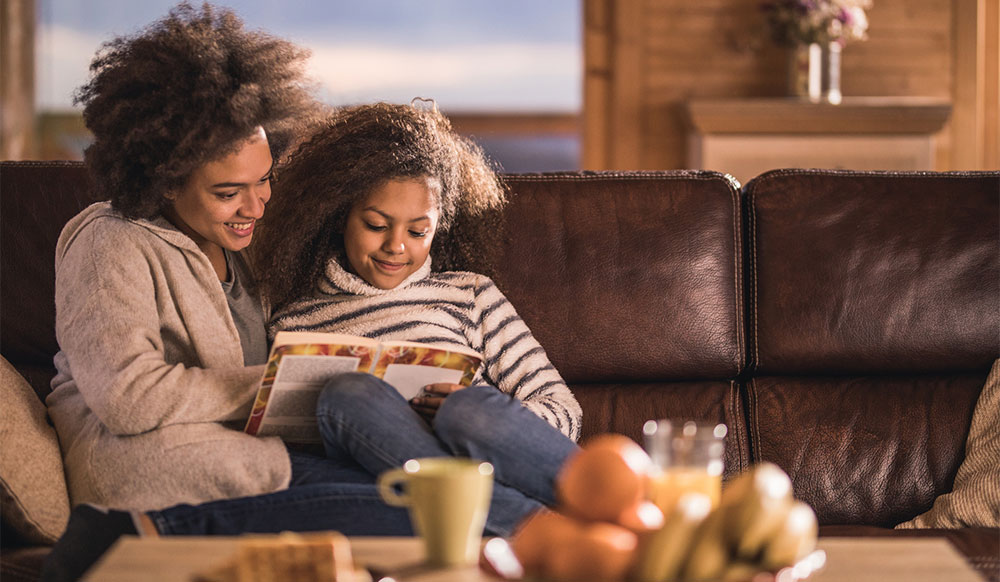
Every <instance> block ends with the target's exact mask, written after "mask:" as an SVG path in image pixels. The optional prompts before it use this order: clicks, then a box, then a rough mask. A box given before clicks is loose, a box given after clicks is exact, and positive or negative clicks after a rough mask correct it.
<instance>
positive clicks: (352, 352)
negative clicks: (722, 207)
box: [244, 331, 482, 443]
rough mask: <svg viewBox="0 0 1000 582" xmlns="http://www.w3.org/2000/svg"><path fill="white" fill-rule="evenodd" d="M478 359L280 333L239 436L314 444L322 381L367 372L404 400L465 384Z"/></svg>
mask: <svg viewBox="0 0 1000 582" xmlns="http://www.w3.org/2000/svg"><path fill="white" fill-rule="evenodd" d="M481 363H482V357H481V356H480V355H479V354H478V353H476V352H475V351H474V350H472V349H470V348H466V347H463V346H458V345H439V344H422V343H417V342H407V341H383V342H380V341H378V340H373V339H369V338H364V337H360V336H353V335H347V334H340V333H322V332H300V331H281V332H278V334H277V335H276V336H275V339H274V344H273V345H272V346H271V354H270V356H269V357H268V360H267V366H266V367H265V369H264V376H263V378H262V379H261V383H260V388H259V389H258V390H257V397H256V399H255V400H254V404H253V410H252V411H251V413H250V418H249V419H248V420H247V424H246V427H245V428H244V432H246V433H248V434H251V435H257V436H272V435H276V436H280V437H282V438H283V439H285V440H286V441H288V442H296V443H319V442H321V440H320V435H319V430H318V428H317V426H316V401H317V399H318V398H319V393H320V390H322V388H323V386H324V385H325V384H326V382H327V380H329V379H330V378H331V377H333V376H336V375H338V374H343V373H346V372H367V373H369V374H372V375H374V376H377V377H379V378H382V379H383V380H385V381H386V382H387V383H389V384H390V385H392V386H393V387H394V388H395V389H396V390H398V391H399V393H400V394H401V395H402V396H403V398H405V399H407V400H409V399H411V398H413V397H414V396H416V395H417V394H419V393H420V391H421V390H422V389H423V387H424V386H427V385H428V384H435V383H439V382H445V383H450V384H461V385H463V386H469V385H470V384H471V383H472V380H473V379H474V378H475V376H476V372H477V371H478V370H479V366H480V365H481Z"/></svg>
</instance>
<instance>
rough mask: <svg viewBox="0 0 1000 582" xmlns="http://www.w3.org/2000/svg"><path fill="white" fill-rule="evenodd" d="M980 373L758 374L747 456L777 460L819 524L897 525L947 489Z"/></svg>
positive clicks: (751, 391) (961, 448)
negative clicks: (749, 451) (832, 375)
mask: <svg viewBox="0 0 1000 582" xmlns="http://www.w3.org/2000/svg"><path fill="white" fill-rule="evenodd" d="M984 378H985V376H984V375H980V374H963V375H957V374H948V375H930V374H926V375H919V376H905V377H887V376H871V377H852V378H838V377H828V378H820V377H773V376H771V377H762V378H755V379H753V380H752V381H751V382H750V383H749V384H748V408H749V414H750V434H751V441H752V442H753V443H754V450H753V458H754V460H755V461H760V460H765V461H772V462H774V463H776V464H777V465H779V466H780V467H782V468H783V469H784V470H785V471H786V472H787V473H788V475H789V476H790V477H791V478H792V485H793V487H794V490H795V496H796V497H797V498H799V499H801V500H803V501H805V502H806V503H808V504H809V505H811V506H812V507H813V509H814V510H815V511H816V516H817V517H818V518H819V522H820V524H823V525H827V524H856V525H875V526H880V527H893V526H895V525H896V524H899V523H900V522H903V521H906V520H908V519H911V518H913V517H914V516H916V515H918V514H920V513H923V512H924V511H927V510H928V509H929V508H930V507H931V504H932V503H933V502H934V498H935V497H936V496H937V495H940V494H942V493H947V492H948V491H951V489H952V484H953V481H954V479H955V473H956V472H957V471H958V466H959V464H960V463H961V461H962V458H963V455H964V438H963V437H959V438H956V435H965V434H967V433H968V431H969V425H970V423H971V421H972V415H973V410H974V409H975V406H976V399H977V398H978V396H979V393H980V390H981V389H982V386H983V380H984Z"/></svg>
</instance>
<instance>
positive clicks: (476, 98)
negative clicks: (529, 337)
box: [36, 0, 583, 171]
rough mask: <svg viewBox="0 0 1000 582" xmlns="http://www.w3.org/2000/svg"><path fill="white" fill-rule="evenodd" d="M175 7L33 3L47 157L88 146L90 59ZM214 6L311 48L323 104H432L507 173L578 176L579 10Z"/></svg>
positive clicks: (373, 0)
mask: <svg viewBox="0 0 1000 582" xmlns="http://www.w3.org/2000/svg"><path fill="white" fill-rule="evenodd" d="M174 4H175V2H173V1H165V0H156V1H154V0H150V1H147V2H134V1H133V0H39V5H38V12H39V14H38V20H39V25H38V31H37V35H36V38H37V52H36V60H37V63H38V65H37V75H36V77H37V90H36V110H37V111H38V113H39V114H41V121H42V122H41V124H40V126H41V128H42V132H43V140H42V141H43V144H48V145H47V146H44V147H50V148H54V149H56V150H60V149H61V150H62V151H65V152H66V154H65V155H64V156H62V157H70V156H78V155H79V152H81V151H82V148H83V145H84V144H85V142H86V135H85V133H81V132H80V131H79V120H78V118H79V112H76V111H74V109H73V105H72V94H73V91H74V90H75V89H76V88H77V87H79V86H80V85H81V84H82V83H83V82H85V80H86V78H87V70H88V66H89V63H90V59H91V57H92V56H93V54H94V52H95V51H96V50H97V48H98V47H99V45H100V43H101V42H103V41H105V40H107V39H109V38H111V37H112V36H115V35H119V34H131V33H134V32H136V31H138V30H139V29H140V28H141V27H142V26H144V25H146V24H148V23H150V22H153V21H154V20H156V19H158V18H161V17H162V16H164V15H165V14H166V13H167V12H168V11H169V10H170V8H171V7H172V6H173V5H174ZM218 4H220V5H226V6H229V7H230V8H232V9H233V10H234V11H236V13H237V14H239V15H240V16H241V17H242V18H243V20H244V22H245V23H246V25H247V26H248V27H250V28H262V29H265V30H267V31H269V32H271V33H272V34H275V35H277V36H280V37H282V38H286V39H288V40H290V41H293V42H295V43H297V44H300V45H302V46H306V47H308V48H309V49H310V50H311V51H312V58H311V59H310V72H311V74H312V75H313V76H314V77H315V78H316V79H317V80H318V81H320V83H321V86H322V89H321V93H320V95H319V96H320V98H321V99H323V100H324V101H326V102H328V103H331V104H333V105H343V104H350V103H360V102H369V101H376V100H384V101H391V102H396V103H408V102H409V101H410V99H412V98H413V97H415V96H422V97H432V98H434V99H436V100H437V102H438V105H439V106H440V108H441V110H442V111H443V112H444V113H446V114H447V115H449V116H450V117H451V118H452V120H453V122H454V124H455V127H456V128H458V129H459V130H460V131H464V132H467V133H469V134H470V135H472V136H473V137H474V138H476V139H477V140H478V141H479V142H480V143H481V144H482V145H483V147H484V149H486V150H487V152H489V153H490V154H491V155H492V156H493V157H494V158H495V159H496V160H497V161H498V162H499V163H500V164H501V166H502V167H503V168H504V169H505V170H506V171H535V170H563V169H575V168H576V167H578V164H579V149H580V148H579V131H578V129H577V126H578V123H577V120H578V118H579V113H580V109H581V100H582V97H581V86H582V67H583V64H582V63H583V54H582V41H581V38H580V35H581V30H582V21H581V19H582V16H581V14H580V9H581V8H580V5H581V3H580V2H579V1H578V0H553V1H549V2H537V1H535V0H508V1H506V2H496V1H495V0H425V1H422V2H413V1H412V0H370V1H366V2H357V1H355V0H336V1H331V0H303V1H298V2H294V3H292V2H287V1H282V0H232V1H230V2H224V1H222V2H219V3H218ZM74 123H75V125H74ZM74 128H76V131H74ZM50 157H51V156H50ZM56 157H59V156H56Z"/></svg>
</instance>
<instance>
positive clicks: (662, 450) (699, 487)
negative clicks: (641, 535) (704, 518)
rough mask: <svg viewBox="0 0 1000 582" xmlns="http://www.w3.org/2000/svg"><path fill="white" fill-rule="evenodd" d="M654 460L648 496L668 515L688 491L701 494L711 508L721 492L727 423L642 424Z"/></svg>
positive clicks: (674, 421)
mask: <svg viewBox="0 0 1000 582" xmlns="http://www.w3.org/2000/svg"><path fill="white" fill-rule="evenodd" d="M642 433H643V440H644V444H645V449H646V452H647V453H649V456H650V458H651V459H652V460H653V463H652V469H651V473H650V475H649V481H648V483H649V485H648V487H649V489H648V498H649V499H650V500H651V501H652V502H653V503H655V504H656V505H657V507H659V508H660V509H661V510H662V511H663V513H664V515H669V514H670V513H671V512H672V511H673V509H674V507H675V506H676V505H677V500H678V499H680V498H681V496H682V495H684V494H685V493H701V494H703V495H705V496H707V497H708V499H709V500H710V501H711V503H712V508H713V509H714V508H716V507H718V505H719V497H720V496H721V495H722V468H723V460H722V458H723V453H724V452H725V449H726V446H725V438H726V433H727V429H726V425H725V424H721V423H709V422H701V421H694V420H683V419H663V420H649V421H646V423H645V424H644V425H643V427H642Z"/></svg>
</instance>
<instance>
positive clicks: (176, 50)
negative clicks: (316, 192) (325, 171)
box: [47, 4, 319, 510]
mask: <svg viewBox="0 0 1000 582" xmlns="http://www.w3.org/2000/svg"><path fill="white" fill-rule="evenodd" d="M305 57H306V53H305V52H304V51H302V50H300V49H298V48H296V47H295V46H293V45H291V44H290V43H287V42H284V41H281V40H278V39H275V38H273V37H271V36H268V35H266V34H264V33H260V32H249V31H246V30H244V29H243V25H242V23H241V21H240V20H239V19H238V18H237V17H236V16H235V15H234V14H233V13H232V12H230V11H226V10H216V9H215V8H213V7H211V6H210V5H207V4H206V5H204V6H203V7H202V8H201V10H196V9H194V8H192V7H191V6H190V5H188V4H181V5H179V6H177V7H176V8H175V9H173V10H172V11H171V12H170V14H169V15H168V16H167V17H166V18H165V19H163V20H161V21H159V22H157V23H155V24H153V25H152V26H150V27H149V28H147V29H145V30H144V31H142V32H141V33H140V34H138V35H136V36H133V37H121V38H117V39H115V40H113V41H111V42H109V43H107V44H105V45H104V46H103V47H102V49H101V51H100V52H99V53H98V55H97V56H96V57H95V59H94V61H93V63H92V65H91V71H92V77H91V79H90V80H89V82H88V83H87V84H86V85H84V86H83V87H82V88H81V90H80V92H79V94H78V96H77V101H78V103H81V104H82V105H83V106H84V111H83V117H84V121H85V122H86V124H87V127H88V128H89V129H90V130H91V131H92V132H93V134H94V141H93V143H92V144H91V145H90V146H89V147H88V148H87V150H86V152H85V162H86V165H87V167H88V169H89V171H90V173H91V175H92V177H93V180H94V183H95V188H96V190H97V194H98V196H99V197H100V198H102V199H105V200H106V201H104V202H98V203H95V204H93V205H91V206H90V207H88V208H87V209H85V210H84V211H83V212H81V213H80V214H79V215H77V216H76V217H74V218H73V219H71V220H70V221H69V223H68V224H67V225H66V227H65V228H64V230H63V232H62V235H61V236H60V239H59V241H58V244H57V249H56V336H57V339H58V342H59V346H60V352H59V353H58V354H57V355H56V357H55V365H56V369H57V376H56V378H55V379H54V380H53V391H52V394H51V395H50V396H49V397H48V399H47V405H48V409H49V414H50V416H51V418H52V420H53V422H54V424H55V428H56V430H57V432H58V434H59V440H60V444H61V446H62V450H63V456H64V461H65V467H66V473H67V480H68V484H69V488H70V495H71V498H72V500H73V502H74V503H84V502H86V503H98V504H106V505H113V506H115V507H120V508H123V509H135V510H148V509H156V508H160V507H164V506H169V505H174V504H177V503H182V502H186V503H197V502H204V501H209V500H213V499H219V498H225V497H233V496H244V495H255V494H260V493H267V492H271V491H277V490H279V489H283V488H285V487H286V486H287V485H288V483H289V480H290V478H291V469H290V463H289V458H288V454H287V452H286V450H285V447H284V446H283V445H282V443H281V441H280V440H277V439H257V438H253V437H250V436H247V435H245V434H243V433H242V432H241V431H239V430H233V428H234V427H236V428H238V425H240V424H241V422H242V421H245V419H246V417H247V414H248V412H249V410H250V404H251V400H252V398H253V395H254V391H255V388H256V386H257V384H258V382H259V379H260V376H261V372H262V366H261V364H263V362H264V360H265V359H266V356H267V340H266V335H265V331H264V322H265V321H266V317H267V314H266V313H265V311H264V308H263V306H262V303H261V301H260V298H259V294H258V292H257V289H256V286H255V284H254V281H253V275H252V272H251V270H250V266H249V264H248V262H247V260H246V258H245V257H244V256H243V255H244V254H243V252H242V251H243V250H244V249H245V248H246V247H247V246H248V245H249V244H250V241H251V240H252V238H253V234H254V230H255V228H256V224H257V221H258V220H259V219H261V218H262V217H263V215H264V210H265V206H266V204H267V203H268V201H269V200H270V196H271V192H270V179H271V169H272V166H273V164H274V159H275V157H277V156H280V155H281V154H282V153H284V152H285V151H286V149H287V148H288V147H289V145H290V143H291V140H292V139H293V138H294V137H295V136H296V135H301V134H302V133H303V132H304V131H306V128H307V127H308V124H309V123H310V122H311V121H312V120H314V119H316V116H317V113H319V111H318V108H317V105H316V102H315V101H314V100H313V99H312V97H311V96H310V94H309V93H308V91H307V90H306V89H304V88H303V87H304V83H303V81H304V79H303V77H302V74H301V70H302V65H303V60H304V59H305Z"/></svg>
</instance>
